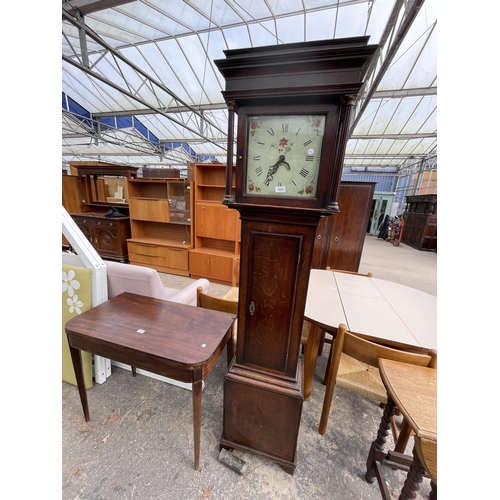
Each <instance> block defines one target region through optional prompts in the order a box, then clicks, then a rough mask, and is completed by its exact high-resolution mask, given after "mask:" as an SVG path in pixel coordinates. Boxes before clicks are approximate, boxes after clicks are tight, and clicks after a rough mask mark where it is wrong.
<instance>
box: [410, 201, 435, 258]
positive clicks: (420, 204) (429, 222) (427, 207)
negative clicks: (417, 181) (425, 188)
mask: <svg viewBox="0 0 500 500" xmlns="http://www.w3.org/2000/svg"><path fill="white" fill-rule="evenodd" d="M403 218H404V227H403V237H402V242H403V243H406V244H407V245H410V246H411V247H413V248H416V249H417V250H423V251H428V252H437V195H427V194H425V195H417V196H408V197H407V198H406V207H405V211H404V214H403Z"/></svg>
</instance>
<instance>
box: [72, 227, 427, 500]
mask: <svg viewBox="0 0 500 500" xmlns="http://www.w3.org/2000/svg"><path fill="white" fill-rule="evenodd" d="M436 264H437V255H436V254H435V253H425V252H419V251H417V250H414V249H412V248H410V247H407V246H400V247H393V246H392V245H391V244H390V243H388V242H384V241H382V240H379V239H377V238H376V237H373V236H367V237H366V240H365V246H364V250H363V255H362V260H361V265H360V272H367V271H371V272H372V273H373V274H374V276H375V277H377V278H383V279H388V280H391V281H396V282H398V283H401V284H404V285H408V286H413V287H414V288H417V289H420V290H423V291H425V292H428V293H432V294H434V295H436V294H437V293H436V291H437V276H436ZM162 279H163V281H164V283H165V284H168V285H169V286H173V287H178V288H183V287H184V286H185V285H186V283H187V282H189V281H190V280H189V278H182V277H178V276H167V275H163V276H162ZM228 289H229V287H224V286H222V285H215V284H212V285H211V287H210V293H213V294H214V295H218V296H223V295H224V294H225V293H226V291H227V290H228ZM327 353H328V347H326V349H325V352H324V353H323V356H321V357H320V358H318V363H317V366H316V376H315V380H314V383H313V391H312V396H311V399H310V400H309V401H306V402H304V406H303V411H302V420H301V427H300V431H299V438H298V444H297V468H296V470H295V473H294V475H293V476H291V475H289V474H287V473H286V472H285V471H284V470H283V469H282V468H281V467H280V466H279V465H277V464H275V463H273V462H270V461H267V460H264V459H260V458H258V457H256V456H253V455H250V454H242V453H240V452H235V453H234V454H235V455H236V456H238V457H240V458H241V459H243V460H244V461H245V462H246V464H247V470H246V472H245V473H244V474H243V475H239V474H237V473H236V472H234V471H233V470H231V469H229V468H228V467H227V466H225V465H223V464H221V463H220V462H219V461H218V454H219V439H220V436H221V433H222V408H223V377H224V373H225V370H226V360H225V356H224V355H223V356H221V358H220V359H219V361H218V363H217V364H216V366H215V367H214V369H213V371H212V373H211V374H210V375H209V376H208V377H207V378H206V384H205V389H204V391H203V415H202V429H201V458H200V463H201V467H200V470H199V471H195V470H194V468H193V433H192V406H191V392H190V391H188V390H185V389H182V388H179V387H176V386H173V385H169V384H166V383H164V382H161V381H158V380H154V379H152V378H148V377H146V376H143V375H138V376H137V377H136V378H133V377H132V375H131V373H130V372H129V371H127V370H124V369H121V368H116V367H113V374H112V376H111V377H110V378H109V379H108V380H107V381H106V383H104V384H102V385H94V387H93V388H92V389H90V390H89V391H88V398H89V405H90V410H91V420H90V422H88V423H87V422H85V420H84V418H83V413H82V409H81V405H80V399H79V396H78V391H77V389H76V387H74V386H71V385H69V384H67V383H65V382H63V383H62V498H63V499H64V500H101V499H102V500H105V499H140V500H160V499H161V500H163V499H165V500H177V499H178V500H191V499H192V500H202V499H228V500H233V499H238V500H239V499H241V500H243V499H245V500H247V499H249V500H252V499H256V500H257V499H259V500H262V499H275V500H290V499H307V500H315V499H318V500H320V499H321V500H324V499H335V500H337V499H338V500H355V499H380V498H381V495H380V492H379V490H378V486H377V484H376V483H375V484H368V483H367V482H366V480H365V479H364V472H365V462H366V458H367V454H368V450H369V447H370V444H371V441H372V440H373V439H374V438H375V435H376V431H377V428H378V424H379V422H380V418H381V415H382V410H381V409H380V408H379V407H378V405H377V404H376V403H374V402H372V401H370V400H368V399H366V398H364V397H362V396H359V395H357V394H354V393H351V392H349V391H347V390H344V389H342V388H340V387H337V388H336V389H335V395H334V404H333V405H332V412H331V415H330V422H329V427H328V429H327V432H326V434H325V435H324V436H321V435H320V434H319V433H318V431H317V428H318V424H319V417H320V412H321V406H322V402H323V395H324V386H323V385H322V383H321V380H322V376H323V374H324V371H325V367H326V359H327V358H326V356H327ZM391 440H392V438H391V437H389V440H388V442H389V443H390V442H391ZM411 446H412V440H410V443H409V444H408V448H407V452H410V451H411ZM404 477H405V474H404V473H402V472H401V471H392V470H390V469H389V470H387V475H386V479H387V482H388V483H389V490H390V491H391V494H392V495H393V496H394V497H395V498H397V497H398V495H399V491H400V489H401V486H402V484H403V480H404ZM429 491H430V486H429V482H428V480H424V481H423V483H422V485H421V491H420V493H419V494H418V496H417V498H418V499H423V498H428V493H429Z"/></svg>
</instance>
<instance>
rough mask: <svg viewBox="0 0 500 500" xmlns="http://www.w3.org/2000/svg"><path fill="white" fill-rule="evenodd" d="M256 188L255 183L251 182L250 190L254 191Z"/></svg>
mask: <svg viewBox="0 0 500 500" xmlns="http://www.w3.org/2000/svg"><path fill="white" fill-rule="evenodd" d="M254 189H255V184H254V183H253V182H252V183H251V184H249V185H248V190H249V191H253V190H254Z"/></svg>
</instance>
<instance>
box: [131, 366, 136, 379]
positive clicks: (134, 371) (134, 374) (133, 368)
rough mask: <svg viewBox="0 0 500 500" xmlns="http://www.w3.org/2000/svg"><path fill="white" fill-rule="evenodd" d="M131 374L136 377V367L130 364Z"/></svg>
mask: <svg viewBox="0 0 500 500" xmlns="http://www.w3.org/2000/svg"><path fill="white" fill-rule="evenodd" d="M131 368H132V376H133V377H137V368H136V367H135V366H132V367H131Z"/></svg>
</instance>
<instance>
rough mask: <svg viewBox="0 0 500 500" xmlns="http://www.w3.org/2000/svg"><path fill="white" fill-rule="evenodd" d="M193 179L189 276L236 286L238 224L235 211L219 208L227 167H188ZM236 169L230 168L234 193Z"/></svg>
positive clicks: (221, 206)
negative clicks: (191, 245)
mask: <svg viewBox="0 0 500 500" xmlns="http://www.w3.org/2000/svg"><path fill="white" fill-rule="evenodd" d="M188 168H189V171H190V172H193V176H194V193H195V194H194V205H195V217H194V227H195V229H194V248H193V249H191V250H190V251H189V274H190V275H191V277H192V278H207V279H209V280H211V281H213V282H214V283H220V284H224V285H231V286H236V285H237V284H238V282H239V269H240V268H239V262H240V245H241V224H240V218H239V213H238V211H237V210H234V209H231V208H228V207H226V206H225V205H223V204H222V200H223V199H224V194H225V185H226V166H225V165H221V164H220V163H190V164H189V165H188ZM235 183H236V169H235V168H233V189H234V187H235Z"/></svg>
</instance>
